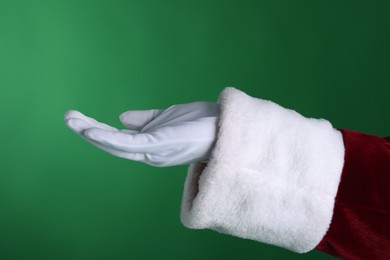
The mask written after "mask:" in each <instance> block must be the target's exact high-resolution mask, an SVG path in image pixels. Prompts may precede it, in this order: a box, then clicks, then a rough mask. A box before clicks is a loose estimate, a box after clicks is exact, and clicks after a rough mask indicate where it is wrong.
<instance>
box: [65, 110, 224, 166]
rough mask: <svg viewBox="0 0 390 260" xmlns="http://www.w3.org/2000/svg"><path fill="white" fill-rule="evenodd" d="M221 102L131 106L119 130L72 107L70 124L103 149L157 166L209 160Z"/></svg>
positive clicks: (121, 117)
mask: <svg viewBox="0 0 390 260" xmlns="http://www.w3.org/2000/svg"><path fill="white" fill-rule="evenodd" d="M218 117H219V105H218V104H216V103H213V102H194V103H189V104H180V105H174V106H171V107H169V108H167V109H165V110H158V109H152V110H129V111H127V112H124V113H122V114H121V115H120V116H119V118H120V121H121V122H122V123H123V124H124V125H125V126H126V127H127V128H128V129H130V130H128V129H125V130H118V129H117V128H114V127H112V126H109V125H106V124H103V123H100V122H98V121H96V120H95V119H93V118H90V117H87V116H85V115H83V114H82V113H80V112H78V111H75V110H69V111H67V112H66V113H65V122H66V124H67V126H68V127H69V128H71V129H72V130H73V131H75V132H76V133H78V134H79V135H80V136H81V137H83V138H84V139H86V140H87V141H89V142H90V143H92V144H93V145H95V146H97V147H99V148H100V149H102V150H104V151H106V152H108V153H110V154H112V155H115V156H118V157H121V158H126V159H129V160H134V161H141V162H144V163H146V164H149V165H153V166H173V165H181V164H189V163H193V162H198V161H205V160H208V159H209V157H210V153H211V150H212V148H213V147H214V144H215V141H216V136H217V123H218Z"/></svg>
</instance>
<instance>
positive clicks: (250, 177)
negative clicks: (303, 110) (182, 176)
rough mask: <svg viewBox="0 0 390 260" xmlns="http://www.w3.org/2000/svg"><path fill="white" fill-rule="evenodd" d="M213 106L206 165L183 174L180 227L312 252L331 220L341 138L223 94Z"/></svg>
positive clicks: (323, 124) (318, 122) (286, 113)
mask: <svg viewBox="0 0 390 260" xmlns="http://www.w3.org/2000/svg"><path fill="white" fill-rule="evenodd" d="M218 103H219V104H220V107H221V116H220V120H219V122H218V136H217V142H216V144H215V146H214V149H213V151H212V153H211V156H210V160H209V161H208V162H207V163H206V162H199V163H194V164H191V165H190V167H189V169H188V175H187V179H186V182H185V187H184V194H183V199H182V208H181V221H182V223H183V224H184V225H185V226H186V227H189V228H194V229H203V228H209V229H212V230H215V231H218V232H221V233H225V234H230V235H234V236H238V237H242V238H247V239H253V240H256V241H259V242H263V243H267V244H272V245H276V246H280V247H283V248H286V249H289V250H292V251H294V252H300V253H302V252H307V251H309V250H311V249H313V248H314V247H315V246H316V245H317V244H318V243H319V242H320V241H321V239H322V237H323V236H324V235H325V233H326V232H327V230H328V228H329V225H330V221H331V219H332V213H333V205H334V198H335V196H336V193H337V188H338V184H339V180H340V175H341V171H342V166H343V162H344V145H343V139H342V136H341V133H340V132H339V131H338V130H336V129H334V128H333V127H332V125H331V124H330V123H329V122H328V121H326V120H323V119H309V118H305V117H303V116H301V115H300V114H298V113H296V112H295V111H293V110H289V109H285V108H283V107H281V106H279V105H277V104H275V103H273V102H270V101H266V100H261V99H257V98H253V97H250V96H248V95H246V94H245V93H243V92H241V91H239V90H237V89H235V88H231V87H230V88H226V89H224V90H223V91H222V92H221V94H220V97H219V100H218Z"/></svg>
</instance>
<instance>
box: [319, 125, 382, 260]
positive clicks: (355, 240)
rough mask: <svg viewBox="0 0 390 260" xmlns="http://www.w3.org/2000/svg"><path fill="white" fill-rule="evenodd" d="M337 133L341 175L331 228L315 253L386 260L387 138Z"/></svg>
mask: <svg viewBox="0 0 390 260" xmlns="http://www.w3.org/2000/svg"><path fill="white" fill-rule="evenodd" d="M341 132H342V134H343V139H344V145H345V162H344V167H343V172H342V175H341V179H340V184H339V188H338V192H337V195H336V199H335V207H334V212H333V218H332V222H331V225H330V227H329V230H328V232H327V233H326V235H325V236H324V238H323V239H322V241H321V242H320V243H319V244H318V245H317V247H316V249H318V250H321V251H323V252H325V253H327V254H330V255H333V256H336V257H340V258H343V259H390V137H386V138H380V137H377V136H373V135H368V134H363V133H359V132H355V131H351V130H344V129H342V130H341Z"/></svg>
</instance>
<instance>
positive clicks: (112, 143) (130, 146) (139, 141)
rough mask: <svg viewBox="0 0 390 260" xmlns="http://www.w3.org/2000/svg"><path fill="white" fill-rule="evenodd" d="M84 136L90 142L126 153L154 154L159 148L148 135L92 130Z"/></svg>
mask: <svg viewBox="0 0 390 260" xmlns="http://www.w3.org/2000/svg"><path fill="white" fill-rule="evenodd" d="M83 134H84V136H85V137H86V138H88V139H90V140H93V141H95V142H97V143H100V144H102V145H104V146H108V147H111V148H114V149H117V150H120V151H124V152H130V153H152V152H155V151H156V148H157V147H156V144H155V141H154V140H153V138H152V136H151V135H150V134H148V133H138V134H127V133H123V132H118V131H110V130H104V129H100V128H90V129H87V130H85V132H84V133H83Z"/></svg>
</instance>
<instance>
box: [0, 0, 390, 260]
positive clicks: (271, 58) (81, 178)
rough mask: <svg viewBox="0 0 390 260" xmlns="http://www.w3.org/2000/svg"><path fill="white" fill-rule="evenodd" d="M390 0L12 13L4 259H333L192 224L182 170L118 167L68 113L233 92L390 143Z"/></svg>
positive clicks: (1, 171) (115, 4)
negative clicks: (72, 126)
mask: <svg viewBox="0 0 390 260" xmlns="http://www.w3.org/2000/svg"><path fill="white" fill-rule="evenodd" d="M389 7H390V4H389V1H329V0H327V1H289V0H286V1H278V0H276V1H245V0H241V1H226V0H225V1H222V0H221V1H212V0H209V1H199V0H197V1H183V0H181V1H179V0H176V1H175V0H166V1H149V0H142V1H141V0H138V1H124V0H111V1H82V0H61V1H49V0H46V1H43V0H35V1H32V0H31V1H27V0H25V1H23V0H0V89H1V95H0V111H1V117H0V119H1V129H0V131H1V149H0V153H1V154H0V156H1V157H0V158H1V165H0V259H42V260H44V259H160V258H161V259H269V258H275V257H279V258H284V259H314V258H316V259H333V257H330V256H328V255H326V254H324V253H322V252H319V251H316V250H314V251H312V252H310V253H307V254H303V255H299V254H295V253H292V252H289V251H287V250H284V249H281V248H277V247H273V246H268V245H264V244H261V243H258V242H254V241H249V240H244V239H239V238H235V237H232V236H227V235H222V234H219V233H216V232H213V231H210V230H190V229H186V228H185V227H183V226H182V225H181V223H180V219H179V212H180V200H181V196H182V189H183V183H184V179H185V175H186V169H187V167H186V166H177V167H168V168H154V167H151V166H147V165H143V164H141V163H137V162H132V161H126V160H124V159H119V158H116V157H113V156H110V155H109V154H106V153H104V152H102V151H100V150H98V149H96V148H94V147H93V146H92V145H90V144H88V143H86V142H84V141H83V140H82V139H81V138H79V137H77V136H76V135H75V134H74V133H72V132H71V131H70V130H69V129H67V128H66V126H65V124H64V122H63V114H64V112H65V111H66V110H68V109H77V110H80V111H82V112H84V113H85V114H87V115H89V116H92V117H95V118H97V119H98V120H100V121H103V122H106V123H109V124H112V125H114V126H120V123H119V121H118V115H119V114H120V113H121V112H123V111H126V110H129V109H151V108H166V107H168V106H170V105H172V104H177V103H187V102H192V101H199V100H209V101H216V99H217V97H218V94H219V93H220V91H221V90H222V89H223V88H224V87H225V86H235V87H237V88H238V89H241V90H243V91H244V92H246V93H248V94H249V95H252V96H256V97H259V98H263V99H269V100H272V101H274V102H277V103H279V104H281V105H282V106H285V107H288V108H292V109H294V110H297V111H298V112H300V113H301V114H303V115H305V116H307V117H316V118H326V119H328V120H329V121H331V122H332V123H333V124H334V126H335V127H338V128H348V129H354V130H358V131H362V132H366V133H371V134H376V135H380V136H383V135H389V127H390V121H389V120H388V118H389V116H390V115H389V99H390V84H389V83H390V79H389V71H390V70H389V69H390V65H389V60H390V52H389V46H390V36H389V32H390V16H389V13H390V8H389Z"/></svg>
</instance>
